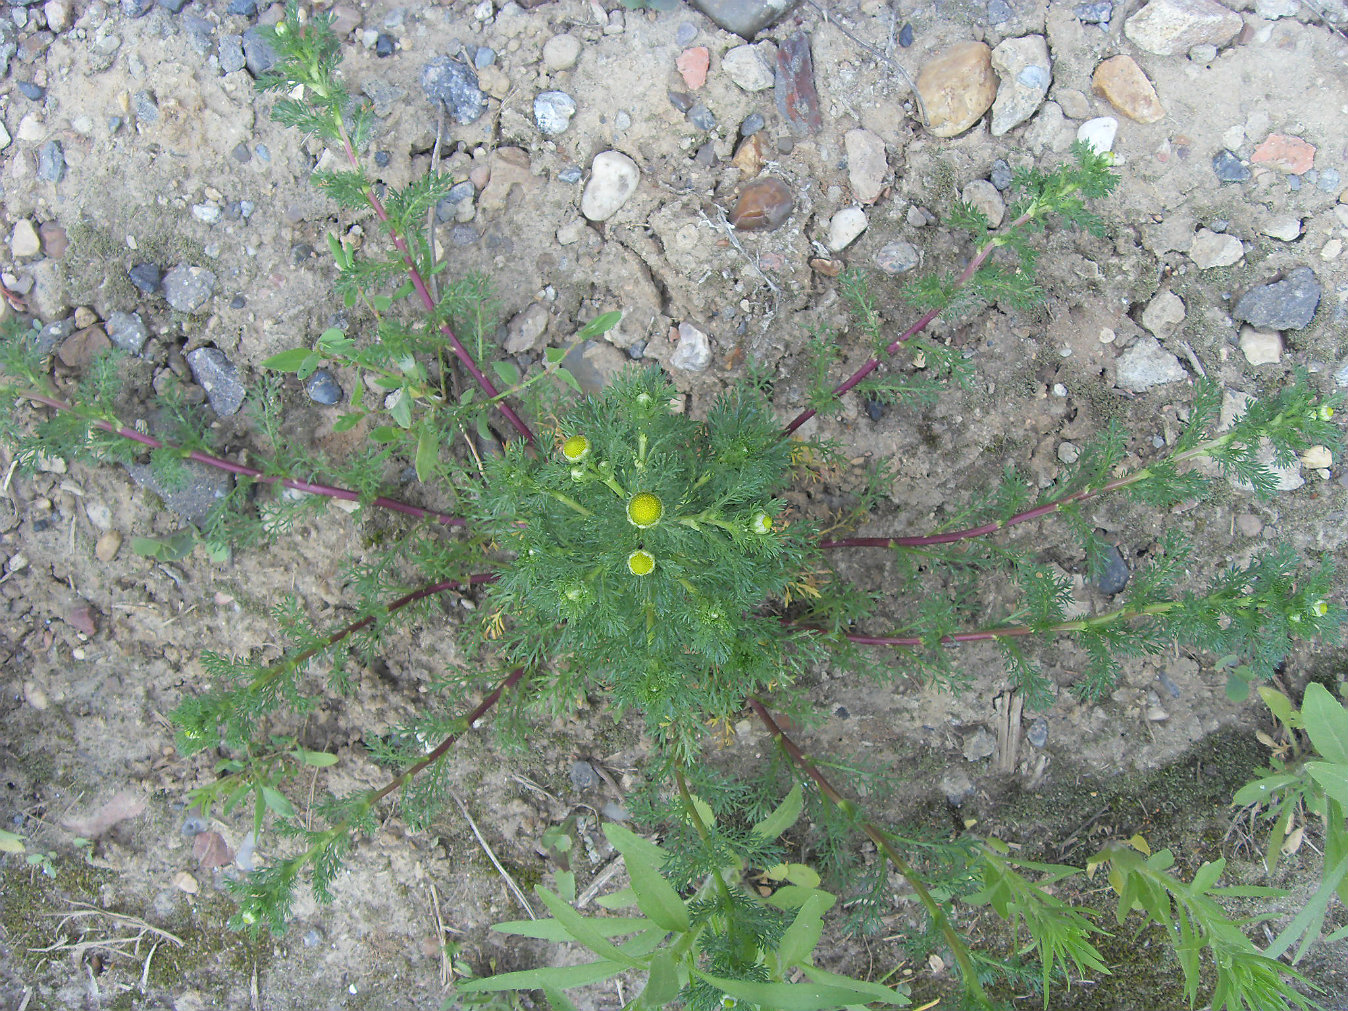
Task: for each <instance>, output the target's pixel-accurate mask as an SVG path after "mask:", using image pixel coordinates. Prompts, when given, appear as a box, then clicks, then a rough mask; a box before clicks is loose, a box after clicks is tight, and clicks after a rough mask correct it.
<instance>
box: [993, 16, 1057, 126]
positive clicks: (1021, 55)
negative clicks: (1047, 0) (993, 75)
mask: <svg viewBox="0 0 1348 1011" xmlns="http://www.w3.org/2000/svg"><path fill="white" fill-rule="evenodd" d="M992 68H993V69H994V70H995V71H997V76H998V77H999V78H1000V80H1001V83H1000V84H999V85H998V87H997V98H996V100H995V101H994V102H993V103H992V135H993V136H994V137H1000V136H1002V135H1003V134H1004V133H1006V132H1007V131H1008V130H1011V129H1014V128H1015V127H1017V126H1019V125H1020V124H1021V123H1024V122H1025V121H1026V120H1027V119H1029V118H1030V117H1031V116H1033V115H1034V113H1035V111H1036V110H1037V109H1038V108H1039V106H1040V105H1042V104H1043V101H1044V97H1045V96H1046V95H1047V94H1048V87H1049V85H1050V84H1051V83H1052V81H1053V74H1052V63H1051V62H1050V61H1049V56H1048V42H1047V41H1045V39H1044V37H1043V36H1042V35H1026V36H1025V37H1024V38H1020V39H1005V40H1004V41H1002V42H1000V43H998V45H997V48H996V49H994V50H993V51H992Z"/></svg>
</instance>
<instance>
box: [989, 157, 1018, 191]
mask: <svg viewBox="0 0 1348 1011" xmlns="http://www.w3.org/2000/svg"><path fill="white" fill-rule="evenodd" d="M1012 178H1013V176H1012V173H1011V166H1010V165H1008V164H1007V163H1006V159H1005V158H998V159H997V160H996V161H995V162H993V163H992V171H991V172H990V173H989V174H988V180H989V181H990V182H991V183H992V185H993V186H996V187H997V189H998V191H999V192H1003V193H1004V192H1006V191H1007V190H1009V189H1010V188H1011V180H1012Z"/></svg>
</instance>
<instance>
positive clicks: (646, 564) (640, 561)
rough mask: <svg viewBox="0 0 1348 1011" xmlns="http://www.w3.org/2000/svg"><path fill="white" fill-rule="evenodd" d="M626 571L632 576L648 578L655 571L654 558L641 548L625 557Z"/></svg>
mask: <svg viewBox="0 0 1348 1011" xmlns="http://www.w3.org/2000/svg"><path fill="white" fill-rule="evenodd" d="M627 571H628V572H630V573H632V575H634V576H649V575H650V574H651V573H652V572H654V571H655V556H654V555H653V554H651V553H650V552H649V551H646V550H645V549H643V548H637V550H636V551H633V552H632V553H631V554H630V555H628V556H627Z"/></svg>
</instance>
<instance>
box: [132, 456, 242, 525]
mask: <svg viewBox="0 0 1348 1011" xmlns="http://www.w3.org/2000/svg"><path fill="white" fill-rule="evenodd" d="M186 466H187V481H186V482H185V483H184V484H182V485H179V486H172V485H165V484H163V483H162V482H161V481H160V480H159V476H158V474H156V473H155V469H154V468H153V467H152V466H150V465H149V464H148V463H129V464H127V465H126V472H127V473H128V474H130V475H131V480H133V481H135V482H136V484H138V485H140V486H141V487H142V488H146V489H148V490H150V491H152V492H154V493H155V494H156V495H158V496H159V497H160V498H161V499H163V501H164V504H165V505H166V506H168V507H169V508H170V509H172V510H173V511H174V512H175V513H177V514H178V515H179V516H181V517H182V518H183V519H185V520H187V521H188V522H189V523H201V522H203V521H204V520H205V519H206V517H207V516H209V515H210V512H211V510H212V509H214V508H215V506H216V504H217V503H218V502H219V501H220V500H221V499H222V498H224V497H225V496H226V495H228V494H229V492H230V489H231V488H232V487H233V486H234V478H233V475H231V474H229V473H227V472H226V471H223V470H217V469H216V468H214V467H207V466H206V465H205V464H200V463H189V464H187V465H186Z"/></svg>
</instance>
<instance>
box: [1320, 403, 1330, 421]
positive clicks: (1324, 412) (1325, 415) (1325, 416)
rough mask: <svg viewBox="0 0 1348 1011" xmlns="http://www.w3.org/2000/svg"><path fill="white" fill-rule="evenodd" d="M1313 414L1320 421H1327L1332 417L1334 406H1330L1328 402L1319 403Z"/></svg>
mask: <svg viewBox="0 0 1348 1011" xmlns="http://www.w3.org/2000/svg"><path fill="white" fill-rule="evenodd" d="M1315 416H1316V417H1318V418H1319V419H1320V420H1321V421H1328V420H1329V419H1330V418H1332V417H1334V408H1332V407H1330V406H1329V405H1328V404H1321V405H1320V407H1319V409H1318V410H1317V411H1316V412H1315Z"/></svg>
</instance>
